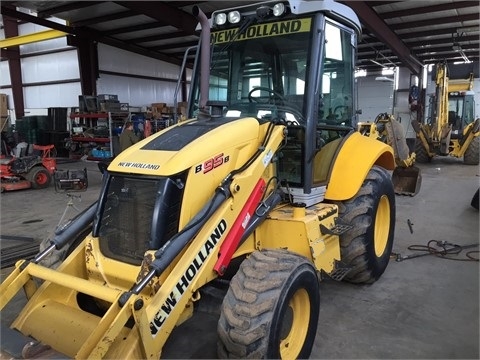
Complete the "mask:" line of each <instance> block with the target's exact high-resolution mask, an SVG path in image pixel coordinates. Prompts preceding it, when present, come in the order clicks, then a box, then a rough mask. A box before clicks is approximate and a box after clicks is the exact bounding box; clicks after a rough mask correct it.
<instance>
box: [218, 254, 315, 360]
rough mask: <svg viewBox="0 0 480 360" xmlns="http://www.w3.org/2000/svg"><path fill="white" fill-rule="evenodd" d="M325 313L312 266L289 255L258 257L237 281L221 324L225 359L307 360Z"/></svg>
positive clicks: (249, 260) (241, 271) (241, 270)
mask: <svg viewBox="0 0 480 360" xmlns="http://www.w3.org/2000/svg"><path fill="white" fill-rule="evenodd" d="M319 311H320V293H319V285H318V278H317V274H316V272H315V269H314V268H313V265H312V264H311V263H310V262H309V261H308V260H307V259H306V258H304V257H302V256H299V255H297V254H293V253H291V252H289V251H287V250H264V251H256V252H254V253H252V254H251V255H250V257H248V258H247V259H245V260H244V261H243V262H242V264H241V265H240V268H239V270H238V272H237V273H236V274H235V276H234V277H233V278H232V280H231V282H230V287H229V289H228V292H227V295H226V296H225V298H224V300H223V304H222V308H221V314H220V319H219V322H218V328H217V330H218V335H219V343H218V355H219V357H220V358H223V359H225V358H249V359H252V358H255V359H260V358H269V359H271V358H274V359H298V358H308V357H309V356H310V353H311V351H312V347H313V342H314V340H315V335H316V331H317V323H318V316H319Z"/></svg>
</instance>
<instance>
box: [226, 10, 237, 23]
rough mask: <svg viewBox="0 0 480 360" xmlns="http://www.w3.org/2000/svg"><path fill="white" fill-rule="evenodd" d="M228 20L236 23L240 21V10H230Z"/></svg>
mask: <svg viewBox="0 0 480 360" xmlns="http://www.w3.org/2000/svg"><path fill="white" fill-rule="evenodd" d="M228 21H229V22H230V23H231V24H236V23H238V22H240V12H238V11H230V12H229V13H228Z"/></svg>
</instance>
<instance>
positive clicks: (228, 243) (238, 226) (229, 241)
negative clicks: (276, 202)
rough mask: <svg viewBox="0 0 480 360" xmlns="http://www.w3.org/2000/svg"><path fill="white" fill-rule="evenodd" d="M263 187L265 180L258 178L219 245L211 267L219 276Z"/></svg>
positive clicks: (255, 205) (253, 210) (258, 199)
mask: <svg viewBox="0 0 480 360" xmlns="http://www.w3.org/2000/svg"><path fill="white" fill-rule="evenodd" d="M264 189H265V181H264V180H263V179H260V180H259V181H258V183H257V185H255V188H254V189H253V191H252V193H251V194H250V197H249V198H248V200H247V202H246V203H245V206H244V207H243V209H242V211H241V212H240V214H239V215H238V218H237V220H235V223H234V224H233V226H232V228H231V230H230V232H229V233H228V235H227V237H226V238H225V241H224V242H223V243H222V245H221V246H220V252H219V255H218V260H217V262H216V263H215V266H214V267H213V269H214V270H215V271H216V272H217V273H218V274H219V275H220V276H221V275H223V274H224V273H225V270H226V269H227V266H228V264H229V263H230V260H231V259H232V255H233V253H234V252H235V250H237V247H238V243H239V242H240V239H241V238H242V235H243V234H244V232H245V228H246V227H247V225H248V223H249V221H250V219H251V217H252V215H253V213H254V212H255V209H256V208H257V205H258V203H259V202H260V200H261V198H262V194H263V191H264Z"/></svg>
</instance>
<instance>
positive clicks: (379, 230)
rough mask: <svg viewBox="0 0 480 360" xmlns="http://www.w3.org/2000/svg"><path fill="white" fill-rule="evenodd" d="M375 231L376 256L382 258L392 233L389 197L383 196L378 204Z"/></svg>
mask: <svg viewBox="0 0 480 360" xmlns="http://www.w3.org/2000/svg"><path fill="white" fill-rule="evenodd" d="M374 231H375V233H374V236H373V244H374V246H375V255H376V256H377V257H380V256H382V254H383V252H384V251H385V248H386V247H387V242H388V233H389V232H390V202H389V201H388V197H387V195H382V197H381V198H380V202H379V203H378V208H377V215H376V216H375V229H374Z"/></svg>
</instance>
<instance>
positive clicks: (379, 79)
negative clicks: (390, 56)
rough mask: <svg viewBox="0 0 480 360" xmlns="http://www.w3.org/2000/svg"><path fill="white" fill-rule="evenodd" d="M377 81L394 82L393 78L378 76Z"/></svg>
mask: <svg viewBox="0 0 480 360" xmlns="http://www.w3.org/2000/svg"><path fill="white" fill-rule="evenodd" d="M375 80H376V81H383V82H394V81H395V80H393V79H392V78H389V77H386V76H377V77H376V78H375Z"/></svg>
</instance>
